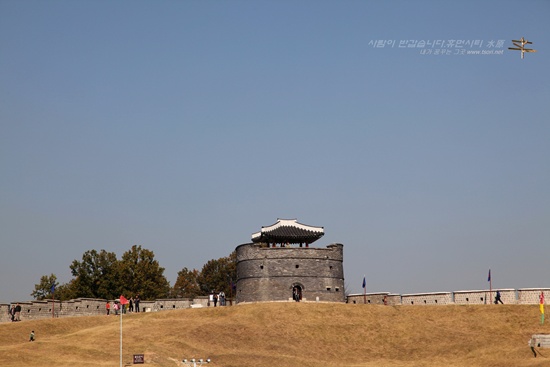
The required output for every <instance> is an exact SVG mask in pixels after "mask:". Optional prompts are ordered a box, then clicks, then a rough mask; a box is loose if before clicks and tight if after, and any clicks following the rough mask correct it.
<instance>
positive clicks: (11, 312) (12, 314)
mask: <svg viewBox="0 0 550 367" xmlns="http://www.w3.org/2000/svg"><path fill="white" fill-rule="evenodd" d="M8 315H10V320H11V322H14V321H15V305H11V308H10V309H9V311H8Z"/></svg>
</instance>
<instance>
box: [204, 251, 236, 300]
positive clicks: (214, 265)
mask: <svg viewBox="0 0 550 367" xmlns="http://www.w3.org/2000/svg"><path fill="white" fill-rule="evenodd" d="M236 278H237V254H236V252H235V251H233V252H232V253H231V255H229V256H228V257H222V258H219V259H217V260H210V261H208V262H207V263H206V264H205V265H204V266H203V267H202V270H201V272H200V274H199V276H198V278H197V282H198V283H199V287H200V290H201V292H202V294H209V293H211V292H222V291H223V292H224V293H225V294H226V295H227V296H230V295H231V294H232V283H233V281H235V280H236Z"/></svg>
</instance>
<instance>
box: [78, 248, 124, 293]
mask: <svg viewBox="0 0 550 367" xmlns="http://www.w3.org/2000/svg"><path fill="white" fill-rule="evenodd" d="M70 268H71V274H72V275H73V277H75V279H74V281H73V282H72V285H71V289H70V291H71V292H72V294H75V295H76V296H77V297H90V298H105V299H113V298H117V297H118V296H119V295H120V283H119V281H118V278H119V274H120V271H119V264H118V260H117V258H116V255H115V253H113V252H107V251H105V250H101V251H100V252H97V251H96V250H90V251H86V252H85V253H84V254H83V255H82V261H81V262H79V261H76V260H74V261H73V263H72V264H71V266H70Z"/></svg>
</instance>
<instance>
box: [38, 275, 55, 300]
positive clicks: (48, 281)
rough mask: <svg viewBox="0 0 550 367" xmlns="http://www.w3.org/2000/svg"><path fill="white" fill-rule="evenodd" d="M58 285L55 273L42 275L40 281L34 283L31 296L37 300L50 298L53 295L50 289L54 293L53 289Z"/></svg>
mask: <svg viewBox="0 0 550 367" xmlns="http://www.w3.org/2000/svg"><path fill="white" fill-rule="evenodd" d="M58 286H59V282H58V281H57V277H56V276H55V274H50V275H49V276H48V275H42V277H41V278H40V283H38V284H35V285H34V291H33V292H32V293H31V296H32V297H34V299H37V300H39V301H41V300H44V299H51V298H52V296H53V294H52V291H53V292H54V293H55V289H57V287H58Z"/></svg>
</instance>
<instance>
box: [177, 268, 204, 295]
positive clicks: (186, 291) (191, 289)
mask: <svg viewBox="0 0 550 367" xmlns="http://www.w3.org/2000/svg"><path fill="white" fill-rule="evenodd" d="M198 276H199V271H198V270H197V269H193V270H189V269H187V268H183V269H181V270H180V271H178V278H177V279H176V283H175V284H174V288H172V296H173V297H188V298H193V297H195V296H200V295H201V289H200V287H199V283H198V282H197V278H198Z"/></svg>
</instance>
